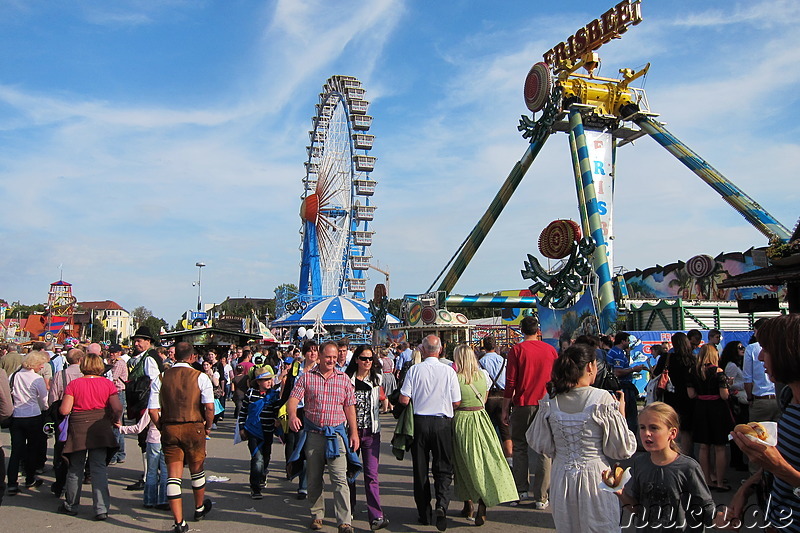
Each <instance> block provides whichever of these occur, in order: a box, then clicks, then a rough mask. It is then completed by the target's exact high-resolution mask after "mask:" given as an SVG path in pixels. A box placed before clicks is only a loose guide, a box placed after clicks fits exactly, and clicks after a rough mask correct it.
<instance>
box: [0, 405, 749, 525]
mask: <svg viewBox="0 0 800 533" xmlns="http://www.w3.org/2000/svg"><path fill="white" fill-rule="evenodd" d="M383 423H384V430H383V434H384V442H383V445H382V450H381V453H382V455H381V467H380V476H381V503H382V505H383V510H384V513H385V514H386V517H387V518H388V519H389V520H390V522H391V523H390V525H389V527H388V528H387V529H386V530H384V531H392V532H423V531H424V532H435V531H436V528H435V527H433V526H421V525H419V524H417V512H416V508H415V506H414V500H413V495H412V475H411V457H410V455H409V456H407V457H406V458H405V459H404V460H403V461H398V460H397V459H396V458H395V457H394V456H393V455H392V454H391V450H390V445H389V442H388V441H389V439H390V437H389V435H390V434H391V429H393V428H394V420H393V419H392V418H391V416H390V415H384V418H383ZM232 435H233V424H232V423H231V422H229V421H222V422H221V423H220V428H219V429H218V430H217V431H215V432H214V433H213V435H212V438H211V440H210V441H208V458H207V460H206V476H207V478H208V479H209V480H211V479H214V477H213V476H216V477H217V478H229V479H228V480H226V481H209V482H208V484H207V495H208V497H210V498H211V500H212V501H213V502H214V508H213V510H212V512H211V513H210V514H209V515H208V516H207V517H206V519H205V520H203V521H201V522H191V521H189V526H190V528H191V529H190V530H191V531H196V532H204V533H233V532H234V531H236V532H239V531H243V530H245V529H243V528H247V527H248V526H254V527H257V528H258V529H257V531H259V532H278V531H297V532H306V531H309V529H308V525H309V523H310V517H309V511H308V505H307V501H299V500H297V499H296V486H297V485H296V482H289V481H286V480H285V477H284V475H283V467H284V460H283V459H284V454H283V447H282V446H281V445H280V444H279V443H278V442H277V441H276V443H275V444H273V460H272V463H271V466H272V468H271V471H270V473H269V477H268V486H267V488H266V489H265V490H264V499H262V500H252V499H250V491H249V488H248V482H247V479H248V473H249V453H248V450H247V447H246V444H238V445H236V446H234V445H233V437H232ZM9 441H10V439H9V435H8V433H7V432H3V433H2V436H0V442H3V443H5V444H6V445H5V446H4V449H5V452H6V458H8V455H9V453H10V449H9V446H8V442H9ZM50 444H51V446H52V440H51V441H50ZM126 446H127V452H128V457H127V461H126V462H125V463H124V464H119V465H112V466H110V467H109V479H110V482H109V484H110V491H111V500H112V506H111V510H110V512H109V518H108V520H107V521H106V522H95V521H93V520H92V519H93V517H94V513H93V512H92V509H91V493H90V488H89V486H87V485H84V487H83V493H82V500H81V504H82V505H81V508H80V510H79V514H78V516H75V517H71V516H65V515H60V514H56V512H55V511H56V508H57V507H58V505H59V500H57V499H56V498H55V496H53V495H52V494H51V493H50V490H49V489H50V484H51V483H52V480H53V477H52V467H51V463H50V462H49V461H48V470H47V471H45V473H44V475H43V476H42V477H43V478H44V479H45V484H44V485H43V486H42V487H39V488H36V489H23V490H22V491H21V492H20V494H19V495H17V496H8V495H6V497H5V499H4V501H3V505H2V507H0V524H1V525H0V531H4V532H16V531H35V532H44V531H48V530H49V529H51V528H52V530H53V531H68V532H82V533H94V532H115V531H144V532H161V531H168V530H169V529H170V528H171V526H172V518H171V515H170V514H169V512H165V511H157V510H153V509H144V508H143V507H142V500H141V498H142V492H141V491H138V492H129V491H126V490H124V488H125V486H127V485H129V484H131V483H132V482H133V481H135V480H136V479H137V478H138V477H139V472H140V469H141V466H142V462H141V455H140V454H138V453H137V452H138V448H137V447H136V441H135V439H134V438H133V437H129V438H128V440H127V442H126ZM49 453H50V454H52V449H51V450H50V452H49ZM732 477H733V476H732ZM741 478H742V475H739V474H738V473H737V475H736V476H735V479H731V480H730V481H731V484H732V485H733V486H734V487H736V486H738V485H739V483H740V480H741ZM359 481H360V482H361V480H360V479H359ZM363 489H364V488H363V482H361V484H360V487H359V503H358V506H357V508H356V509H355V512H354V515H355V519H354V522H353V527H354V528H355V529H356V531H369V524H368V522H367V512H366V505H365V504H364V500H363V495H364V490H363ZM183 493H184V498H183V499H184V509H185V513H186V515H187V516H191V505H192V504H191V503H190V500H191V490H190V489H189V481H188V472H187V473H186V475H185V478H184V483H183ZM731 494H732V493H728V494H724V495H720V494H718V493H715V494H714V497H715V498H719V499H720V501H718V502H717V503H725V502H727V500H728V499H729V498H730V495H731ZM461 505H462V504H461V502H452V503H451V506H450V514H451V517H450V520H449V528H448V531H464V532H466V531H470V530H471V531H482V532H485V533H501V532H502V533H508V532H509V531H526V532H532V533H534V532H542V531H555V527H554V525H553V518H552V516H551V513H550V510H549V509H547V510H542V511H540V510H536V509H534V508H533V505H532V504H531V502H523V503H522V504H521V505H519V506H515V507H512V506H510V505H507V504H506V505H501V506H498V507H495V508H490V509H489V511H488V515H487V522H486V524H485V525H483V526H481V527H480V528H477V527H476V526H475V525H474V523H472V522H470V521H467V520H466V519H464V518H461V517H460V516H457V515H458V512H459V511H460V510H461ZM326 514H327V516H328V517H329V518H326V519H325V521H324V528H323V532H330V533H334V532H336V525H337V524H336V523H335V519H334V518H332V517H333V502H332V499H331V498H330V493H329V492H328V493H327V507H326ZM254 531H256V530H254Z"/></svg>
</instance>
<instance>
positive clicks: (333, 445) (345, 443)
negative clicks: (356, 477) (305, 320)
mask: <svg viewBox="0 0 800 533" xmlns="http://www.w3.org/2000/svg"><path fill="white" fill-rule="evenodd" d="M337 355H338V346H337V345H336V343H335V342H328V343H326V344H324V345H323V346H322V349H321V350H320V357H319V362H318V365H317V367H316V368H315V369H313V370H311V371H309V372H306V373H305V374H303V375H302V376H300V377H299V378H298V380H297V382H296V383H295V386H294V388H293V389H292V394H291V396H290V397H289V401H288V403H287V404H286V410H287V412H288V414H289V427H290V428H291V429H292V431H295V432H299V431H300V429H301V428H303V429H304V430H305V446H304V448H303V451H304V452H305V455H306V464H307V477H308V497H309V503H310V505H311V518H312V520H311V525H310V528H311V529H312V530H320V529H322V519H323V517H324V516H325V499H324V497H323V495H322V488H323V479H322V475H323V473H324V471H325V464H326V461H327V464H328V474H329V476H330V480H331V483H333V484H334V491H333V495H334V511H335V514H336V520H337V522H338V524H339V531H338V533H353V527H352V526H351V525H350V523H351V521H352V510H351V509H350V489H349V487H348V486H347V457H346V455H347V453H348V451H349V450H348V447H349V448H350V449H351V450H352V451H356V450H358V445H359V441H358V425H357V424H356V408H355V403H356V398H355V391H354V388H353V384H352V382H351V381H350V378H349V377H347V375H346V374H345V373H344V372H341V371H339V370H336V362H337V361H336V359H337ZM300 400H303V402H304V405H305V407H304V412H305V416H304V420H302V421H301V420H300V419H299V418H297V406H298V404H299V403H300ZM345 426H346V427H345ZM329 442H330V445H329ZM337 451H338V455H336V452H337Z"/></svg>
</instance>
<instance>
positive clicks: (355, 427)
mask: <svg viewBox="0 0 800 533" xmlns="http://www.w3.org/2000/svg"><path fill="white" fill-rule="evenodd" d="M520 329H521V332H522V335H523V339H522V341H521V342H519V343H517V344H514V345H513V346H507V347H505V348H504V349H502V350H500V349H498V346H497V343H496V342H495V339H494V338H493V337H487V338H485V339H483V341H482V343H481V345H480V346H478V347H473V346H469V345H466V344H464V345H457V346H454V347H452V350H445V347H443V345H442V341H441V339H439V338H438V337H437V336H435V335H429V336H427V337H425V338H423V339H422V341H421V342H420V343H419V344H418V345H416V346H410V345H409V344H408V343H399V344H388V345H385V346H366V345H362V346H356V347H352V348H353V349H352V350H351V347H350V346H349V343H348V342H347V341H346V340H342V341H339V342H326V343H323V344H322V345H317V343H315V342H314V341H311V340H309V341H306V342H305V343H304V344H303V345H302V346H298V347H296V348H295V347H294V346H290V347H289V348H288V349H284V350H278V349H276V348H263V349H262V348H258V349H256V348H251V347H248V346H243V347H236V346H233V347H230V349H229V348H228V347H225V349H224V350H222V349H221V348H222V347H216V348H214V349H202V353H200V350H199V349H196V348H195V347H194V346H192V345H190V344H189V343H186V342H178V343H176V344H175V345H174V346H171V347H169V348H164V347H160V346H158V345H157V344H158V343H157V339H156V338H155V337H154V336H153V335H152V334H151V332H150V331H148V330H147V328H144V327H142V328H139V330H137V331H136V333H135V334H134V336H133V337H132V339H131V340H132V344H133V347H132V350H131V353H126V350H123V348H122V347H121V346H118V345H110V346H102V345H100V344H96V343H91V344H87V345H76V346H73V347H67V349H65V350H63V351H59V352H57V353H54V352H53V351H51V350H48V346H47V345H46V344H44V343H33V344H32V345H31V346H29V347H27V348H28V349H26V350H17V349H16V348H17V347H16V346H0V421H3V427H8V429H9V432H10V435H11V454H10V457H9V460H8V465H7V468H6V461H5V457H4V455H3V451H2V448H1V447H0V503H2V498H3V496H4V495H8V496H13V495H16V494H18V493H19V492H20V490H26V489H34V488H37V487H40V486H41V485H42V484H43V479H42V478H41V477H39V474H40V473H41V472H42V471H43V470H44V468H45V463H46V460H47V452H48V434H51V435H52V436H53V438H54V440H55V443H54V445H53V455H52V457H53V477H54V482H53V484H52V485H51V486H50V491H51V492H52V493H53V494H54V495H55V496H56V497H58V498H60V499H62V501H61V503H60V505H59V506H58V508H57V512H59V513H63V514H67V515H71V516H75V515H78V514H79V511H80V500H81V489H82V485H84V484H88V485H90V486H91V497H92V511H93V517H94V519H95V520H99V521H102V520H106V519H107V518H108V514H109V509H110V497H109V490H108V476H109V466H110V465H114V464H119V463H124V462H125V461H126V460H128V456H129V454H126V450H125V445H126V439H125V435H137V439H138V440H137V444H138V445H139V448H140V451H141V453H142V473H141V477H140V479H139V480H137V481H136V482H134V483H133V484H131V485H129V486H128V487H126V488H127V489H128V490H134V491H135V490H142V491H143V498H142V505H143V506H144V507H145V508H154V509H158V510H163V511H169V512H170V513H171V514H172V516H173V519H174V525H173V527H172V530H171V531H174V532H177V533H182V532H186V531H188V530H189V526H188V523H187V521H186V519H185V517H184V516H183V506H182V499H181V496H182V492H183V489H182V485H183V482H182V478H183V477H184V468H185V467H186V468H188V471H189V484H190V487H191V491H192V500H193V504H194V513H193V518H194V520H202V519H203V518H204V517H205V516H206V515H207V514H208V513H209V512H210V511H211V510H212V502H211V500H210V499H209V498H207V497H206V496H205V484H206V479H205V469H204V462H205V458H206V442H207V440H208V439H210V435H211V432H212V431H213V430H215V429H217V424H218V423H220V422H221V421H222V420H224V417H225V415H226V414H228V415H229V421H230V422H232V423H233V424H234V426H235V429H234V437H235V440H236V441H237V442H239V441H241V442H244V443H246V449H247V450H248V453H247V457H246V459H247V460H248V462H249V470H250V474H249V483H248V488H249V496H250V497H251V498H252V499H254V500H259V499H262V498H263V491H264V490H265V489H267V488H268V487H267V477H268V473H269V468H270V463H271V460H272V456H273V450H272V448H273V446H274V445H275V443H276V441H277V442H279V443H281V444H283V447H284V457H285V467H286V477H287V479H290V480H292V479H297V498H298V499H300V500H307V501H308V502H307V503H308V506H309V514H310V520H309V523H308V526H309V528H310V529H311V530H321V529H323V527H324V523H325V518H326V517H325V490H324V489H325V479H324V474H325V472H326V471H327V473H328V478H329V482H330V487H331V493H332V496H333V504H334V505H333V509H334V516H333V519H334V520H335V524H336V526H337V528H338V532H339V533H351V532H352V531H354V529H353V515H354V509H355V506H356V504H357V501H358V490H357V487H358V485H359V484H360V483H363V486H364V501H365V504H366V512H367V517H368V523H369V526H370V529H371V530H380V529H384V528H386V527H387V526H389V523H390V517H389V516H387V515H386V514H385V513H384V508H383V506H382V505H381V482H380V476H379V470H380V463H381V454H380V450H381V443H382V442H385V441H386V440H388V439H387V435H388V434H391V440H392V447H393V451H394V452H395V455H397V454H398V453H399V455H398V457H401V456H402V454H403V453H404V452H410V453H411V456H412V464H413V467H412V471H413V483H412V490H413V497H414V501H415V504H416V510H417V518H418V522H419V523H420V524H421V525H434V526H435V527H436V529H438V530H439V531H444V530H446V529H447V527H448V521H449V517H450V516H451V515H452V513H451V511H450V507H451V505H450V503H451V500H452V499H453V498H456V499H457V500H458V501H459V502H461V503H463V508H462V509H461V511H460V513H459V514H460V515H461V516H462V517H464V518H467V519H469V520H471V521H473V523H474V524H475V525H476V526H480V525H483V524H484V523H486V521H487V520H488V519H489V517H488V516H487V515H488V509H490V508H492V507H494V506H497V505H499V504H503V503H507V504H510V505H518V504H519V503H521V502H523V501H524V500H532V504H533V505H532V506H531V507H533V508H535V509H539V510H544V509H551V511H552V515H553V520H554V523H555V526H556V529H557V530H558V531H564V532H583V531H597V532H600V531H602V532H603V533H606V532H609V531H620V530H621V526H620V519H621V516H622V513H623V512H627V513H629V514H630V515H631V516H632V517H633V519H634V521H635V524H636V527H638V528H644V529H647V530H652V531H656V530H657V531H689V530H691V531H701V530H703V528H705V527H711V526H712V525H715V526H717V527H722V526H733V527H736V526H737V521H739V522H740V521H741V520H742V519H743V516H742V515H743V512H744V510H745V508H746V506H747V498H748V497H749V496H750V495H751V494H756V495H757V496H758V495H760V500H759V501H760V504H761V505H764V506H765V508H764V512H765V513H766V516H767V519H768V520H767V523H766V524H765V525H764V527H767V528H770V527H772V528H775V529H776V530H777V529H780V530H785V531H798V530H800V523H798V524H795V523H794V521H793V520H792V518H793V513H794V512H795V511H800V488H798V487H800V430H798V429H797V428H800V411H798V409H800V407H798V406H800V357H798V353H797V346H798V345H800V315H785V316H781V317H777V318H773V319H769V320H766V321H764V320H759V321H757V322H756V324H755V330H756V331H755V336H754V338H753V339H751V341H752V342H750V343H748V344H747V345H745V344H744V343H742V342H739V341H737V340H734V341H730V342H728V343H726V344H725V346H724V348H723V349H722V350H720V349H719V348H718V346H719V345H720V344H721V334H720V332H719V331H716V330H710V331H709V332H708V334H707V339H708V340H707V341H706V342H705V343H703V341H702V333H701V332H700V331H697V330H691V331H689V332H687V333H682V332H678V333H675V334H674V335H672V337H671V339H670V341H671V342H670V343H664V344H659V345H655V346H653V347H651V348H652V353H653V355H654V356H655V357H656V358H657V361H656V364H655V366H653V367H648V366H647V365H642V364H633V363H632V361H631V358H630V354H629V348H630V346H629V344H630V337H629V335H628V334H627V333H625V332H620V333H618V334H617V335H616V336H615V337H613V338H610V337H591V336H581V337H577V338H575V339H570V340H569V342H564V343H562V344H561V346H560V349H559V350H556V349H555V348H554V347H553V346H551V345H550V344H548V343H546V342H543V341H542V340H540V331H539V325H538V322H537V320H536V319H535V318H534V317H525V318H524V319H523V320H522V321H521V324H520ZM447 357H451V359H448V358H447ZM645 369H647V370H650V372H651V374H652V375H653V376H654V378H653V379H654V380H656V381H657V382H658V383H657V387H656V388H655V389H654V390H655V393H654V398H652V399H651V400H650V401H649V403H648V404H647V405H646V406H644V408H641V403H640V402H639V392H638V390H637V389H636V388H635V387H634V386H633V377H634V376H635V375H636V374H637V373H638V372H641V371H643V370H645ZM229 399H231V400H232V401H233V406H226V403H227V400H229ZM653 400H654V401H653ZM389 412H391V413H392V414H393V415H394V418H396V419H397V421H396V422H394V420H392V419H391V418H390V417H388V416H382V415H385V414H386V413H389ZM231 415H232V416H231ZM752 420H755V421H759V422H766V421H776V422H778V430H777V435H775V436H776V437H777V446H768V445H765V444H763V443H758V442H753V441H751V440H749V439H748V438H746V437H744V436H742V435H740V434H739V433H736V432H733V431H732V430H733V428H734V425H735V424H737V423H746V422H748V421H752ZM389 421H391V424H387V422H389ZM387 425H389V427H387ZM132 442H133V441H132V439H130V440H128V445H130V444H131V443H132ZM617 462H622V463H623V464H625V465H629V466H630V467H631V468H630V472H629V473H628V474H627V475H628V477H626V478H624V481H623V482H622V483H621V484H620V485H619V486H608V484H607V483H606V482H605V481H604V479H605V478H604V473H607V472H608V471H613V467H614V465H615V463H617ZM731 468H733V469H736V470H741V471H747V470H749V473H750V474H751V477H750V478H748V479H747V480H746V482H745V483H744V484H743V485H742V487H741V488H739V490H737V491H736V494H735V495H734V497H733V502H732V504H731V506H730V508H728V509H721V510H720V509H719V508H718V507H717V506H715V502H714V499H713V496H712V493H713V492H728V491H731V490H732V488H731V486H730V484H729V482H728V481H727V480H728V477H729V476H728V472H729V469H731ZM22 476H24V477H23V481H22V483H20V478H21V477H22ZM359 478H360V479H359ZM362 480H363V481H362ZM601 481H603V483H602V484H601ZM766 502H768V505H767V503H766ZM461 503H460V504H459V505H461ZM787 517H788V519H787Z"/></svg>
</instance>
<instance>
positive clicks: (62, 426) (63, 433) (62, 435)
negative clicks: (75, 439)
mask: <svg viewBox="0 0 800 533" xmlns="http://www.w3.org/2000/svg"><path fill="white" fill-rule="evenodd" d="M67 435H69V415H67V416H65V417H64V419H63V420H62V421H61V422H59V423H58V433H57V434H56V440H57V441H58V442H67Z"/></svg>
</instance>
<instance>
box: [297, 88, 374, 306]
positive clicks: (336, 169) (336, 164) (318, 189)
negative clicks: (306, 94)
mask: <svg viewBox="0 0 800 533" xmlns="http://www.w3.org/2000/svg"><path fill="white" fill-rule="evenodd" d="M365 92H366V91H365V90H364V89H363V88H362V87H361V82H360V81H359V80H358V79H357V78H354V77H353V76H333V77H331V78H329V79H328V81H327V82H326V83H325V85H324V87H323V91H322V92H321V93H320V95H319V103H318V104H317V105H316V115H315V116H314V118H313V129H312V130H311V131H310V132H309V136H310V140H311V142H310V144H309V146H308V148H307V150H308V159H307V160H306V163H305V169H306V173H305V176H304V177H303V195H302V196H301V199H302V203H301V206H300V218H301V219H302V227H301V229H300V234H301V236H302V237H301V263H300V284H299V286H298V287H299V290H298V292H299V295H300V296H299V299H300V300H303V301H309V300H317V299H320V298H322V297H325V296H344V295H346V294H348V292H349V294H350V295H351V296H352V297H354V298H357V299H363V298H364V292H365V291H366V283H367V279H368V278H367V273H366V271H367V269H368V268H369V264H370V259H371V256H370V253H369V247H370V245H371V244H372V235H373V233H374V232H373V231H372V230H371V229H370V222H371V221H372V220H373V218H374V215H375V206H374V205H372V204H371V202H370V200H371V197H372V195H373V193H374V191H375V184H376V182H375V181H374V180H372V179H370V176H369V174H370V172H371V171H372V170H373V168H374V166H375V159H376V158H375V157H373V156H371V155H369V150H370V149H371V148H372V144H373V141H374V139H375V136H374V135H370V134H369V133H368V131H369V128H370V126H371V124H372V117H371V116H369V115H367V108H368V106H369V102H367V101H366V100H364V96H365Z"/></svg>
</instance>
